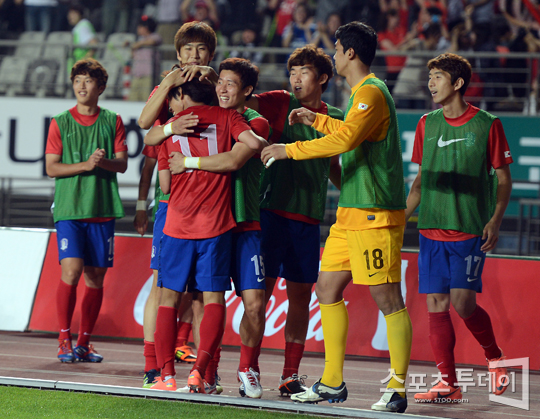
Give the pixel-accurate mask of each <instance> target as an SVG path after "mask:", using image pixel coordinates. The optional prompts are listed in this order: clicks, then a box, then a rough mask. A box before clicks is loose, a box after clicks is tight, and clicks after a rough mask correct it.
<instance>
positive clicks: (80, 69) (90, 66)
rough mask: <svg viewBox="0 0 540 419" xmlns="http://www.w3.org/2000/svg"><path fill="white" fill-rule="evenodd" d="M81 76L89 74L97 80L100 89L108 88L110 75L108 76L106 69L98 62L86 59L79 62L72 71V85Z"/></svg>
mask: <svg viewBox="0 0 540 419" xmlns="http://www.w3.org/2000/svg"><path fill="white" fill-rule="evenodd" d="M81 74H88V75H89V76H90V77H92V78H94V79H96V80H97V83H98V86H99V87H101V86H107V80H108V79H109V75H108V74H107V70H105V67H103V66H102V65H101V63H100V62H99V61H98V60H95V59H93V58H85V59H82V60H79V61H77V62H76V63H75V64H74V65H73V68H72V69H71V75H70V77H69V78H70V80H71V83H73V80H74V79H75V77H76V76H78V75H81Z"/></svg>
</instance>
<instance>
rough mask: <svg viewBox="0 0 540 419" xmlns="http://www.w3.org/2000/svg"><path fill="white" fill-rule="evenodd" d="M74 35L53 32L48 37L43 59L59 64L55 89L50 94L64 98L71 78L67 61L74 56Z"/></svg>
mask: <svg viewBox="0 0 540 419" xmlns="http://www.w3.org/2000/svg"><path fill="white" fill-rule="evenodd" d="M72 46H73V35H72V34H71V32H51V33H50V34H49V36H48V37H47V42H46V43H45V49H44V50H43V58H44V59H47V60H56V61H58V62H59V64H60V65H59V66H58V71H57V73H56V76H55V79H54V89H53V90H52V91H49V93H48V94H51V95H55V96H64V95H65V93H66V89H67V88H68V87H69V77H68V74H67V71H68V68H67V64H66V62H67V59H68V57H70V56H71V54H72Z"/></svg>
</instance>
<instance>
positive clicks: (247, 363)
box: [238, 343, 258, 370]
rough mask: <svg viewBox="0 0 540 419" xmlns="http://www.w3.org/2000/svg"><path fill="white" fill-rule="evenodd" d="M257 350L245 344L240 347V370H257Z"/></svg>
mask: <svg viewBox="0 0 540 419" xmlns="http://www.w3.org/2000/svg"><path fill="white" fill-rule="evenodd" d="M257 349H258V348H257V346H255V347H254V348H250V347H249V346H246V345H244V344H243V343H242V344H241V345H240V365H239V366H238V369H240V370H244V369H249V368H253V369H254V370H255V368H254V367H255V363H254V359H255V355H256V353H257ZM257 364H258V362H257Z"/></svg>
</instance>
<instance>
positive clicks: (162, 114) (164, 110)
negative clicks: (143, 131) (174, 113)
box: [146, 86, 169, 125]
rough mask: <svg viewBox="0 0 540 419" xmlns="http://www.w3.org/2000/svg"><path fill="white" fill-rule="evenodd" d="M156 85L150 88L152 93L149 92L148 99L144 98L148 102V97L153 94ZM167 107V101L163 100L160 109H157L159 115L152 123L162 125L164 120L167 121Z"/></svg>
mask: <svg viewBox="0 0 540 419" xmlns="http://www.w3.org/2000/svg"><path fill="white" fill-rule="evenodd" d="M158 87H159V86H156V87H154V90H152V93H150V96H148V99H147V100H146V102H148V101H149V100H150V98H151V97H152V96H154V93H155V92H156V90H157V89H158ZM168 109H169V101H168V100H165V102H163V105H162V106H161V110H160V111H159V115H158V117H157V119H156V120H155V122H154V125H163V124H164V123H165V122H167V119H169V111H168Z"/></svg>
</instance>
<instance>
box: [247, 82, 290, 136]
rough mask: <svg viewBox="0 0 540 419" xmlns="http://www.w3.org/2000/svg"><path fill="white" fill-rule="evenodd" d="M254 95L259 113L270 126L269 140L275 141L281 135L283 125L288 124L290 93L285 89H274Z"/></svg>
mask: <svg viewBox="0 0 540 419" xmlns="http://www.w3.org/2000/svg"><path fill="white" fill-rule="evenodd" d="M255 97H256V98H257V99H258V100H259V113H260V114H261V115H262V116H264V117H265V118H266V119H267V120H268V123H269V124H270V126H271V127H272V130H273V132H272V137H271V138H270V141H271V142H277V141H278V140H279V138H280V137H281V133H282V132H283V127H284V126H285V125H286V124H288V121H287V116H288V112H289V102H290V100H291V97H290V94H289V93H288V92H286V91H285V90H274V91H271V92H266V93H261V94H258V95H255Z"/></svg>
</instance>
